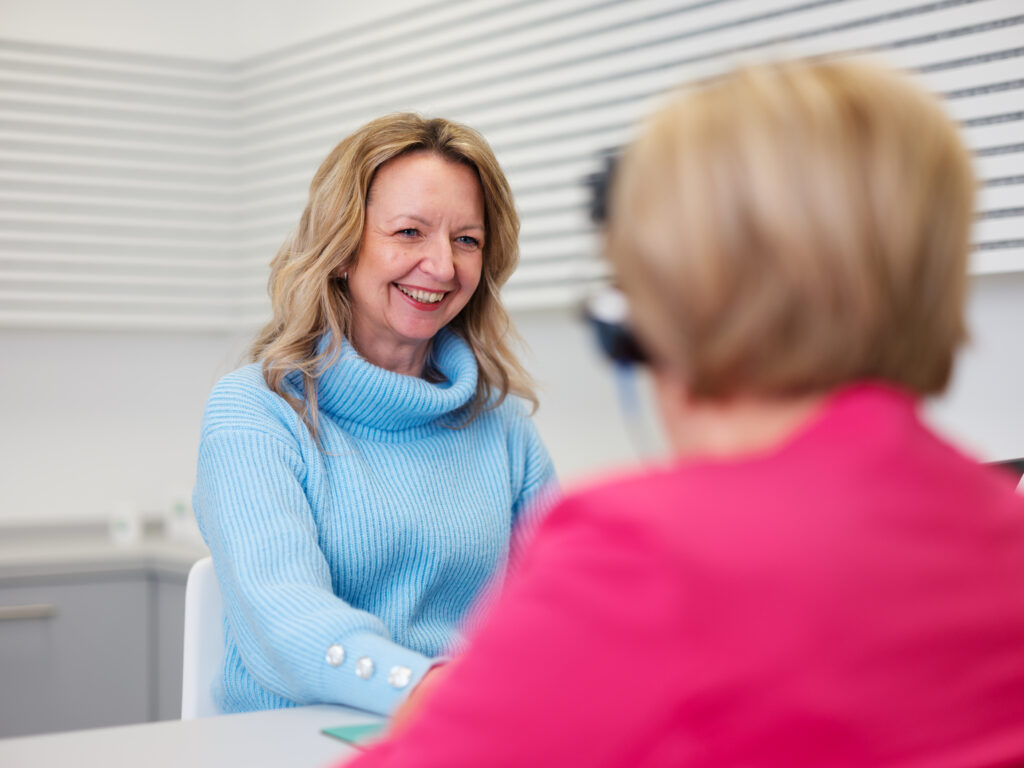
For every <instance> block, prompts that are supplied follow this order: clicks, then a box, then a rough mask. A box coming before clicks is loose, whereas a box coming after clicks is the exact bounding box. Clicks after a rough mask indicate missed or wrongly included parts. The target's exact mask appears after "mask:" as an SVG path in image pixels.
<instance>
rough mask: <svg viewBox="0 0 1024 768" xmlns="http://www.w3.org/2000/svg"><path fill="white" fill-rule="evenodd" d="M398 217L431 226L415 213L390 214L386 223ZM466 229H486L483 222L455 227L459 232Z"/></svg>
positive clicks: (483, 230) (484, 230) (396, 219)
mask: <svg viewBox="0 0 1024 768" xmlns="http://www.w3.org/2000/svg"><path fill="white" fill-rule="evenodd" d="M399 219H412V220H413V221H418V222H419V223H420V224H423V225H424V226H427V227H429V226H433V222H432V221H428V220H427V219H425V218H423V217H422V216H417V215H416V214H415V213H400V214H398V215H397V216H392V217H391V218H390V219H388V223H389V224H391V223H392V222H395V221H398V220H399ZM467 229H479V230H480V231H481V232H486V231H487V230H486V228H485V227H484V225H483V224H477V223H473V224H466V225H464V226H462V227H456V230H457V231H459V232H464V231H466V230H467Z"/></svg>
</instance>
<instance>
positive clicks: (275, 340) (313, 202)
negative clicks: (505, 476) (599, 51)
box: [250, 113, 537, 436]
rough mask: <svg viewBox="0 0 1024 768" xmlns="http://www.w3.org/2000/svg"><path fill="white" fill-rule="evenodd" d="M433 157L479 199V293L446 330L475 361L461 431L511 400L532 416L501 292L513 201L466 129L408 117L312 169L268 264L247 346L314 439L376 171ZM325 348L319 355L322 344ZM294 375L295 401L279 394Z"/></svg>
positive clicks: (344, 145) (391, 118) (515, 245)
mask: <svg viewBox="0 0 1024 768" xmlns="http://www.w3.org/2000/svg"><path fill="white" fill-rule="evenodd" d="M421 151H423V152H433V153H436V154H438V155H440V156H441V157H443V158H445V159H446V160H450V161H453V162H458V163H463V164H465V165H467V166H469V167H470V168H473V169H474V170H475V171H476V174H477V176H478V178H479V180H480V186H481V188H482V190H483V198H484V226H485V228H486V237H485V240H484V251H483V268H482V273H481V276H480V284H479V285H478V286H477V289H476V291H475V292H474V294H473V296H472V297H471V298H470V300H469V302H468V303H467V304H466V306H465V307H464V308H463V310H462V311H461V312H460V313H459V314H458V315H457V316H456V317H455V318H454V319H453V320H452V321H451V323H450V324H449V326H448V327H449V328H450V329H452V330H453V331H454V332H455V333H456V334H458V335H459V336H460V337H462V338H463V339H464V340H465V341H466V343H467V344H468V345H469V348H470V349H471V350H472V351H473V355H474V356H475V358H476V362H477V367H478V371H479V373H478V377H477V387H476V395H475V397H474V398H473V400H472V401H471V402H470V403H469V405H468V406H467V410H466V418H465V419H463V420H462V425H463V426H464V425H465V424H468V423H469V422H470V421H472V420H473V419H474V418H475V417H476V416H477V415H478V414H479V413H480V412H482V411H483V410H485V409H486V408H492V407H495V406H497V405H498V404H500V403H501V402H502V401H503V400H504V399H505V397H507V396H508V395H509V394H513V395H516V396H519V397H522V398H524V399H526V400H528V401H529V402H531V403H532V405H533V407H534V408H536V407H537V397H536V395H535V394H534V391H533V382H532V380H531V378H530V376H529V374H528V373H527V372H526V370H525V369H524V368H523V367H522V365H521V364H520V363H519V361H518V359H517V358H516V356H515V354H514V353H513V352H512V350H511V349H510V347H509V344H508V341H509V339H510V338H512V339H516V340H518V335H517V334H516V333H515V330H514V329H513V327H512V323H511V320H510V319H509V316H508V313H507V312H506V311H505V308H504V306H503V305H502V303H501V296H500V290H501V287H502V285H504V283H505V281H506V280H508V278H509V276H510V275H511V274H512V272H513V270H514V269H515V267H516V264H517V263H518V261H519V242H518V238H519V217H518V216H517V214H516V211H515V204H514V202H513V199H512V192H511V189H510V188H509V185H508V181H507V180H506V179H505V175H504V174H503V173H502V171H501V168H500V166H499V165H498V161H497V159H496V158H495V156H494V153H493V151H492V150H491V148H490V146H489V145H488V144H487V141H486V140H485V139H484V138H483V136H481V135H480V134H479V133H477V132H476V131H474V130H473V129H471V128H469V127H467V126H465V125H461V124H459V123H455V122H451V121H449V120H444V119H441V118H433V119H428V118H424V117H421V116H420V115H416V114H412V113H398V114H391V115H386V116H384V117H380V118H378V119H376V120H372V121H371V122H369V123H367V124H366V125H364V126H363V127H361V128H359V129H358V130H357V131H355V133H353V134H351V135H350V136H348V137H347V138H345V139H343V140H342V141H341V143H339V144H338V145H337V146H336V147H335V148H334V149H333V150H332V151H331V153H330V154H329V155H328V156H327V158H326V159H325V160H324V161H323V163H322V164H321V165H320V168H319V169H318V170H317V172H316V175H314V177H313V181H312V183H311V184H310V187H309V202H308V203H307V204H306V209H305V210H304V211H303V212H302V217H301V219H300V220H299V225H298V227H297V229H296V230H295V231H294V232H292V234H291V235H289V237H288V238H287V239H286V240H285V242H284V244H283V245H282V246H281V248H280V250H279V251H278V252H277V255H276V256H275V257H274V259H273V261H271V264H270V280H269V285H268V288H269V292H270V298H271V302H272V305H273V317H272V319H271V320H270V322H269V323H267V325H266V326H265V327H264V328H263V330H262V331H261V332H260V334H259V336H258V337H257V338H256V341H255V342H254V343H253V346H252V349H251V352H250V356H251V359H252V360H253V361H254V362H259V363H261V364H262V369H263V377H264V379H265V380H266V382H267V386H268V387H269V388H270V389H271V390H272V391H273V392H275V393H277V394H278V395H280V396H281V397H282V398H284V399H285V400H286V401H287V402H288V403H289V405H291V407H292V408H294V409H295V411H296V413H298V414H299V416H300V417H301V418H302V420H303V421H304V422H305V423H306V425H307V427H309V429H310V431H311V432H312V433H313V434H314V436H315V435H316V434H317V416H316V414H317V392H316V380H317V377H318V375H319V372H321V371H323V370H324V369H325V368H326V367H328V366H329V365H330V364H331V363H332V362H334V361H335V360H337V358H338V355H339V354H340V352H341V343H342V338H343V337H345V336H347V335H348V333H349V330H350V328H351V325H352V305H351V302H350V299H349V296H348V288H347V285H346V283H345V281H344V280H342V279H339V275H341V274H342V273H344V272H347V271H348V270H349V269H351V268H352V267H353V266H354V265H355V261H356V258H357V255H358V252H359V246H360V243H361V241H362V237H363V228H364V225H365V221H366V200H367V195H368V193H369V190H370V185H371V184H372V183H373V179H374V176H375V174H376V173H377V171H378V170H379V169H380V168H381V167H382V166H383V165H384V164H385V163H387V162H389V161H390V160H394V159H395V158H396V157H399V156H400V155H405V154H408V153H411V152H421ZM325 334H330V344H329V345H327V347H326V348H325V349H322V350H318V344H319V341H320V339H321V338H322V337H323V336H324V335H325ZM294 372H299V373H300V374H301V376H302V384H303V395H304V397H297V396H296V395H294V394H292V393H291V392H289V391H287V389H286V388H285V386H284V384H285V377H286V376H288V375H289V374H291V373H294Z"/></svg>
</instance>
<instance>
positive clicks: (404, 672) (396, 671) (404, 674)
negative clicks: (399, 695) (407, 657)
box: [388, 667, 412, 690]
mask: <svg viewBox="0 0 1024 768" xmlns="http://www.w3.org/2000/svg"><path fill="white" fill-rule="evenodd" d="M410 680H412V670H411V669H409V668H408V667H392V668H391V671H390V672H388V684H389V685H390V686H391V687H392V688H397V689H398V690H402V689H403V688H405V686H407V685H408V684H409V681H410Z"/></svg>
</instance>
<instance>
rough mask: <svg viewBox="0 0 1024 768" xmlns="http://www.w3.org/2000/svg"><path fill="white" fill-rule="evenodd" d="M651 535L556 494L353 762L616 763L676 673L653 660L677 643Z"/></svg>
mask: <svg viewBox="0 0 1024 768" xmlns="http://www.w3.org/2000/svg"><path fill="white" fill-rule="evenodd" d="M650 539H651V537H650V536H648V535H647V534H646V533H645V532H644V531H643V529H642V527H641V526H639V525H634V524H630V523H628V522H627V523H622V522H617V521H614V520H613V521H600V520H598V521H593V520H590V519H589V518H588V516H587V515H585V514H583V513H582V511H581V510H579V509H577V508H575V502H573V501H569V502H563V504H562V505H560V507H559V508H558V509H556V510H555V511H554V512H553V513H552V514H551V516H550V518H549V519H548V520H547V521H546V523H545V524H544V526H543V528H542V530H541V532H540V534H539V535H538V537H537V540H536V542H535V544H534V546H533V547H532V549H531V551H530V553H529V554H528V556H527V558H526V560H525V561H524V564H523V568H522V570H521V572H520V573H519V575H518V577H517V579H516V580H515V581H514V583H513V584H511V585H510V587H509V590H508V592H507V593H506V595H505V596H504V597H503V599H502V601H501V603H500V604H499V606H498V609H497V610H496V611H495V612H494V614H493V620H492V621H491V622H490V623H489V624H488V625H487V626H485V627H484V628H483V630H482V631H481V632H480V634H479V635H478V636H477V638H476V639H475V641H474V643H473V645H472V646H471V647H470V650H469V651H468V652H467V653H466V654H464V655H463V656H462V657H461V658H460V659H459V660H458V661H457V662H456V663H455V664H454V665H453V666H452V669H451V670H450V672H449V673H448V675H447V677H446V679H444V680H443V681H441V685H440V686H439V687H438V689H437V690H436V691H435V692H434V694H433V696H432V697H431V699H430V701H429V703H428V704H427V706H426V708H425V710H424V711H423V712H422V714H421V716H420V717H418V718H417V719H415V720H414V721H413V722H411V723H410V725H409V727H408V728H407V729H406V730H404V731H402V732H400V733H398V734H397V735H396V736H395V738H393V739H392V740H390V741H388V742H385V743H384V744H382V745H380V746H379V747H378V748H376V749H374V750H372V751H371V752H369V753H368V754H366V755H364V756H362V757H361V758H360V759H357V760H356V761H355V762H354V763H352V766H353V768H355V767H358V768H399V767H400V766H419V767H420V768H433V767H435V766H436V767H437V768H440V767H441V766H445V767H446V768H459V767H460V766H466V767H467V768H468V767H469V766H480V765H487V766H494V767H495V768H499V767H500V766H510V767H511V766H523V765H535V764H538V763H540V764H544V765H580V766H584V765H603V764H618V765H625V764H629V756H630V755H631V754H633V750H634V749H637V748H638V747H637V745H642V744H644V743H645V742H649V741H650V739H649V734H650V732H651V730H652V729H653V730H657V729H660V728H663V727H664V720H665V718H666V717H667V716H668V711H669V709H670V707H671V702H672V701H676V700H677V699H676V698H675V697H677V696H678V695H679V689H680V685H681V684H680V682H679V681H676V680H671V679H669V678H668V677H667V676H666V675H665V674H663V671H662V670H661V669H660V668H659V663H658V662H659V660H662V659H664V660H667V659H672V658H677V657H678V655H679V653H680V652H681V648H680V646H681V636H680V633H679V627H678V626H675V622H676V621H677V618H676V617H677V615H678V611H677V610H674V609H676V608H678V606H679V602H680V601H679V595H678V594H677V591H678V589H679V586H678V582H677V579H676V578H674V576H675V575H677V569H672V568H671V567H670V566H669V564H668V563H667V558H666V557H665V556H664V555H663V554H662V550H661V549H660V548H659V547H658V546H657V545H656V543H653V542H652V541H650ZM665 666H667V665H665Z"/></svg>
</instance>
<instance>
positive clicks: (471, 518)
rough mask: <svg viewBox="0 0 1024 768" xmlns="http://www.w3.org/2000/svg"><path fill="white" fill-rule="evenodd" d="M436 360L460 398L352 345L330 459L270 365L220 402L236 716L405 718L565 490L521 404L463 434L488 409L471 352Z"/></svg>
mask: <svg viewBox="0 0 1024 768" xmlns="http://www.w3.org/2000/svg"><path fill="white" fill-rule="evenodd" d="M432 361H433V364H434V366H435V367H436V368H437V370H439V371H440V372H441V374H442V375H443V376H444V377H445V378H446V379H447V380H446V381H444V382H442V383H433V384H432V383H429V382H427V381H425V380H423V379H418V378H414V377H410V376H402V375H400V374H396V373H392V372H390V371H387V370H384V369H382V368H377V367H376V366H373V365H371V364H370V363H367V362H366V361H365V360H363V359H362V358H360V357H359V355H358V354H357V353H356V352H355V350H354V349H353V348H352V346H351V345H350V344H348V342H347V341H346V342H344V347H343V350H342V356H341V358H340V359H339V360H338V362H337V363H335V364H334V365H333V366H331V367H330V368H329V369H327V370H326V371H325V372H324V373H323V374H322V375H321V376H320V378H319V384H318V396H319V424H318V429H319V430H320V437H321V446H322V450H321V449H320V448H318V446H317V445H316V442H315V441H314V439H313V437H312V436H311V434H310V432H309V430H308V429H307V428H306V427H305V425H304V424H303V423H302V421H301V420H300V419H299V417H298V416H297V415H296V413H295V412H294V411H293V410H292V408H291V407H289V405H288V404H287V403H286V402H285V401H284V400H283V399H282V398H281V397H279V396H278V395H276V394H274V393H273V392H271V391H270V390H269V389H268V388H267V386H266V383H265V382H264V380H263V376H262V374H261V372H260V368H259V366H258V365H257V364H253V365H250V366H247V367H245V368H241V369H239V370H237V371H235V372H233V373H230V374H228V375H227V376H225V377H224V378H223V379H221V380H220V382H218V384H217V385H216V386H215V387H214V390H213V392H212V394H211V395H210V399H209V402H208V404H207V408H206V413H205V416H204V420H203V428H202V438H201V442H200V447H199V467H198V475H197V480H196V488H195V498H194V503H195V510H196V516H197V518H198V520H199V525H200V528H201V530H202V533H203V537H204V539H205V540H206V543H207V545H208V546H209V548H210V551H211V553H212V554H213V561H214V567H215V569H216V572H217V580H218V581H219V582H220V587H221V591H222V593H223V596H224V606H225V613H226V624H225V627H226V636H227V641H226V644H227V647H226V656H225V662H224V669H223V676H222V678H221V681H220V682H221V685H220V686H219V689H218V690H216V691H215V697H216V698H217V699H218V700H219V703H220V705H221V708H222V709H223V710H224V711H226V712H240V711H247V710H254V709H270V708H275V707H286V706H292V705H294V704H308V703H314V702H329V703H338V704H346V705H349V706H354V707H360V708H362V709H367V710H370V711H372V712H380V713H389V712H391V711H392V710H393V709H394V708H395V707H396V706H397V705H398V704H399V703H401V701H402V700H403V699H404V698H405V696H406V695H408V692H409V691H410V690H411V689H412V688H413V687H414V686H415V684H416V683H417V682H418V681H419V679H420V678H421V677H422V675H423V674H424V673H425V672H426V670H427V669H428V668H429V667H430V665H431V664H432V663H433V660H434V659H435V658H436V657H438V656H441V655H444V654H446V653H450V652H452V651H455V650H458V646H459V643H460V641H461V636H460V632H459V626H460V623H461V622H462V620H463V619H464V617H465V614H466V611H467V609H468V608H469V607H470V605H471V604H472V602H473V600H474V597H476V595H477V593H478V591H479V590H480V588H481V587H482V586H483V585H485V584H486V583H487V582H488V581H489V579H490V578H491V577H492V575H493V574H495V573H496V571H498V570H499V569H502V568H504V566H505V564H506V562H507V557H508V548H509V537H510V532H511V529H512V526H513V525H514V524H516V522H517V520H518V519H520V518H521V515H522V513H523V511H524V510H525V509H526V508H527V507H528V506H529V502H530V501H531V499H533V498H534V496H535V495H536V494H537V493H538V492H539V491H541V490H542V489H543V488H544V487H545V486H546V485H547V484H548V483H549V482H550V481H551V480H553V476H554V475H553V468H552V464H551V460H550V458H549V457H548V454H547V452H546V451H545V449H544V446H543V445H542V444H541V442H540V440H539V438H538V437H537V433H536V431H535V429H534V427H533V423H532V422H531V421H530V419H529V418H527V417H526V416H525V414H524V413H523V410H522V408H521V406H520V404H519V403H518V402H515V401H513V400H512V399H508V400H506V401H505V402H504V403H503V404H502V405H501V406H499V407H498V408H495V409H492V410H489V411H485V412H484V413H483V414H481V415H480V416H479V417H477V418H476V419H475V420H474V421H473V422H471V423H470V424H469V425H468V426H466V427H463V428H459V429H454V428H452V427H451V425H452V424H454V423H456V422H457V419H455V418H453V417H454V412H456V411H458V409H459V408H461V407H462V406H464V405H465V404H467V403H468V402H469V401H470V400H471V399H472V398H473V396H474V394H475V392H476V382H477V367H476V361H475V359H474V358H473V354H472V352H471V351H470V349H469V347H468V346H467V345H466V343H465V342H464V341H462V339H460V338H459V337H457V336H456V335H455V334H454V333H451V332H450V331H447V330H443V331H442V332H441V333H440V334H439V335H438V336H437V338H435V340H434V347H433V352H432ZM295 388H296V391H298V389H297V388H298V385H297V383H296V384H295Z"/></svg>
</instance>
